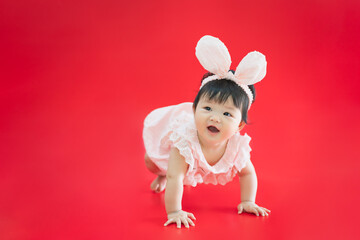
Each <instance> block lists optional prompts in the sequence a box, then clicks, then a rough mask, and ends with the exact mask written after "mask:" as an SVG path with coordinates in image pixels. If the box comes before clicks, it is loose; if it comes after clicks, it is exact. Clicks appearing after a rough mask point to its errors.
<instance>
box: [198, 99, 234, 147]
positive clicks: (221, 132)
mask: <svg viewBox="0 0 360 240" xmlns="http://www.w3.org/2000/svg"><path fill="white" fill-rule="evenodd" d="M194 115H195V125H196V128H197V131H198V134H199V138H200V140H202V141H206V142H207V143H210V144H216V143H225V141H227V140H228V139H229V138H230V137H231V136H233V135H234V134H235V133H236V132H237V131H239V125H240V122H241V112H240V109H238V108H237V107H235V105H234V103H233V100H232V98H231V97H230V98H229V99H228V100H227V101H226V102H225V103H224V104H221V103H216V102H214V101H210V100H208V99H207V98H206V97H203V98H201V99H200V100H199V103H198V105H197V107H196V110H195V112H194Z"/></svg>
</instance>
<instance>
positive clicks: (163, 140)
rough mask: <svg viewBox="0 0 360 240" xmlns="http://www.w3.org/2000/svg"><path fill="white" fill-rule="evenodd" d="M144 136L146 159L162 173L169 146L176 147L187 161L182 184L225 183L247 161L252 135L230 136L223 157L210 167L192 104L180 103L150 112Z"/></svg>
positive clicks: (145, 124) (237, 134)
mask: <svg viewBox="0 0 360 240" xmlns="http://www.w3.org/2000/svg"><path fill="white" fill-rule="evenodd" d="M143 139H144V144H145V149H146V152H147V154H148V156H149V158H150V159H151V160H152V161H153V162H154V163H155V165H156V166H158V167H159V169H160V170H161V171H162V172H163V173H164V174H165V173H166V171H167V168H168V159H169V153H170V149H171V147H176V148H177V149H179V152H180V154H181V155H182V156H183V157H184V158H185V161H186V163H188V164H189V168H188V171H187V173H186V176H185V179H184V185H191V186H193V187H195V186H196V185H197V184H198V183H211V184H221V185H224V184H226V183H228V182H230V181H231V180H232V179H233V178H234V176H235V175H236V174H237V173H238V172H239V171H241V169H242V168H243V167H245V164H246V162H247V161H249V160H250V151H251V148H250V146H249V142H250V140H251V138H250V137H249V136H248V135H247V134H245V135H240V133H236V134H235V135H234V136H232V137H231V138H230V139H229V142H228V144H227V148H226V150H225V153H224V155H223V157H222V158H221V159H220V160H219V161H218V162H217V163H216V164H215V165H213V166H211V165H209V164H208V163H207V161H206V159H205V157H204V155H203V153H202V150H201V146H200V143H199V140H198V137H197V131H196V127H195V122H194V114H193V111H192V103H181V104H179V105H173V106H168V107H163V108H158V109H155V110H154V111H152V112H151V113H150V114H149V115H148V116H147V117H146V118H145V121H144V130H143Z"/></svg>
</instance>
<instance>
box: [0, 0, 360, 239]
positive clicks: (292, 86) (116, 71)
mask: <svg viewBox="0 0 360 240" xmlns="http://www.w3.org/2000/svg"><path fill="white" fill-rule="evenodd" d="M359 10H360V2H359V1H357V0H347V1H346V0H345V1H344V0H342V1H340V0H338V1H337V0H332V1H325V0H323V1H319V0H311V1H309V0H304V1H287V0H274V1H265V0H264V1H224V0H222V1H215V0H212V1H188V0H184V1H181V2H175V1H137V0H133V1H115V0H114V1H109V0H106V1H104V0H103V1H96V0H93V1H20V0H19V1H10V0H5V1H1V3H0V29H1V38H0V60H1V62H0V68H1V70H0V79H1V87H0V114H1V115H0V116H1V117H0V194H1V197H0V239H4V240H6V239H135V238H140V237H141V238H143V239H151V238H156V239H177V238H184V237H186V238H187V239H203V238H211V237H216V238H218V237H221V238H230V237H231V238H242V239H355V238H358V237H359V233H360V232H359V228H358V227H357V226H358V224H357V219H358V215H359V214H360V211H359V206H358V204H359V200H360V194H359V189H360V188H359V185H360V184H359V183H360V181H359V180H360V178H359V167H360V164H359V160H360V159H359V157H360V156H359V153H358V148H359V146H360V141H359V134H360V127H359V120H360V111H359V107H360V97H359V94H360V83H359V77H360V73H359V71H360V70H359V64H360V60H359V56H360V44H359V43H360V32H359V29H360V12H359ZM206 34H209V35H213V36H216V37H219V38H220V39H221V40H222V41H223V42H224V43H225V44H226V45H227V47H228V49H229V51H230V54H231V56H232V60H233V64H232V68H235V67H236V66H237V64H238V63H239V61H240V60H241V59H242V57H244V56H245V55H246V53H248V52H249V51H253V50H257V51H260V52H262V53H263V54H265V55H266V57H267V61H268V73H267V75H266V77H265V79H264V80H263V81H262V82H260V83H259V84H257V85H256V88H257V93H258V97H257V101H256V103H254V105H253V107H252V108H251V110H250V112H249V118H250V122H251V124H250V125H248V126H247V127H245V129H244V130H243V131H242V133H245V132H246V133H248V134H249V135H250V136H251V137H252V141H251V147H252V149H253V151H252V161H253V163H254V165H255V168H256V170H257V174H258V180H259V189H258V195H257V202H258V204H260V205H262V206H265V207H267V208H269V209H271V210H272V213H271V215H270V216H269V217H268V218H261V217H255V216H252V215H248V214H243V215H240V216H238V215H237V214H236V206H237V204H238V203H239V201H240V193H239V183H238V181H237V180H234V181H233V182H231V183H229V184H227V185H226V186H224V187H223V186H212V185H200V186H199V187H196V188H191V187H189V188H188V187H186V188H185V193H184V198H183V207H184V209H186V210H188V211H191V212H193V213H194V214H195V216H196V217H197V222H196V227H195V228H191V229H181V230H179V229H176V228H175V226H170V227H166V228H165V227H163V226H162V225H163V223H164V222H165V220H166V215H165V209H164V201H163V198H164V195H163V194H153V193H151V192H150V190H149V186H150V183H151V181H152V180H153V178H154V176H153V175H152V174H151V173H150V172H149V171H148V170H147V169H146V167H145V164H144V162H143V155H144V153H145V152H144V147H143V142H142V136H141V135H142V123H143V119H144V118H145V116H146V114H147V113H149V112H150V111H151V110H153V109H154V108H157V107H162V106H166V105H171V104H177V103H180V102H185V101H193V99H194V97H195V94H196V91H197V89H198V87H199V84H200V79H201V77H202V75H203V74H204V73H205V70H204V69H203V68H202V67H201V65H200V64H199V63H198V61H197V59H196V58H195V54H194V52H195V45H196V43H197V41H198V40H199V39H200V37H202V36H203V35H206Z"/></svg>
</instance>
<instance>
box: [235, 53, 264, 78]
mask: <svg viewBox="0 0 360 240" xmlns="http://www.w3.org/2000/svg"><path fill="white" fill-rule="evenodd" d="M266 64H267V63H266V59H265V56H264V55H263V54H262V53H259V52H256V51H254V52H250V53H248V54H247V55H246V56H245V57H244V58H243V59H242V60H241V62H240V63H239V65H238V67H237V68H236V71H235V77H236V79H237V80H238V82H239V83H240V84H246V85H252V84H255V83H257V82H260V81H261V80H262V79H263V78H264V77H265V75H266Z"/></svg>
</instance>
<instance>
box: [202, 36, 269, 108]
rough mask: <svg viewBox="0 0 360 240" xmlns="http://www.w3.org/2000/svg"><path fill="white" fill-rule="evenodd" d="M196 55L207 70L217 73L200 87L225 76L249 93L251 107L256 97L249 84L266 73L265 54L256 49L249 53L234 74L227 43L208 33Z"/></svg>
mask: <svg viewBox="0 0 360 240" xmlns="http://www.w3.org/2000/svg"><path fill="white" fill-rule="evenodd" d="M195 55H196V57H197V59H198V60H199V62H200V64H201V65H202V66H203V67H204V68H205V69H206V70H208V71H209V72H211V73H213V74H215V75H212V76H209V77H207V78H205V79H204V80H203V82H202V84H201V87H200V88H202V87H203V86H204V85H205V84H206V83H208V82H210V81H212V80H219V79H224V78H225V79H229V80H232V81H234V82H235V83H237V84H238V85H239V86H240V87H241V88H242V89H244V91H245V92H246V94H247V95H248V97H249V100H250V102H249V109H250V105H251V103H252V101H253V99H254V97H253V94H252V92H251V90H250V88H249V87H248V85H252V84H255V83H257V82H260V81H261V80H262V79H263V78H264V77H265V74H266V60H265V56H264V55H263V54H261V53H259V52H256V51H254V52H250V53H248V54H247V55H246V56H245V57H244V58H243V59H242V60H241V62H240V63H239V65H238V66H237V68H236V71H235V74H233V73H232V72H230V71H229V70H230V65H231V58H230V54H229V51H228V49H227V48H226V46H225V44H224V43H223V42H221V41H220V39H218V38H215V37H212V36H209V35H206V36H203V37H202V38H201V39H200V40H199V42H198V43H197V45H196V48H195Z"/></svg>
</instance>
